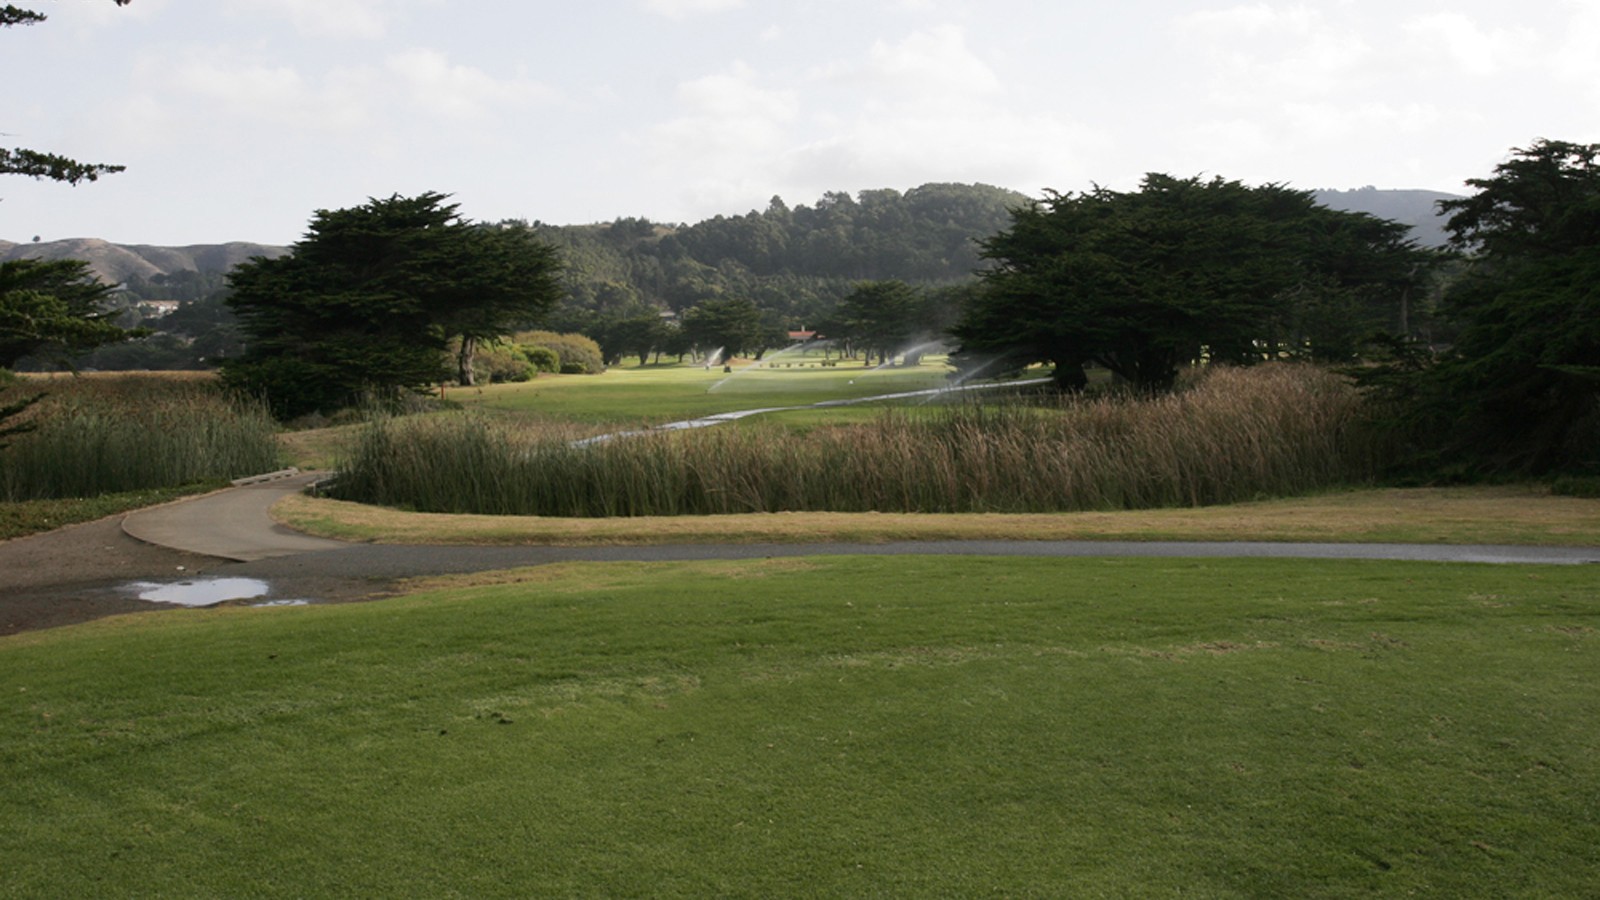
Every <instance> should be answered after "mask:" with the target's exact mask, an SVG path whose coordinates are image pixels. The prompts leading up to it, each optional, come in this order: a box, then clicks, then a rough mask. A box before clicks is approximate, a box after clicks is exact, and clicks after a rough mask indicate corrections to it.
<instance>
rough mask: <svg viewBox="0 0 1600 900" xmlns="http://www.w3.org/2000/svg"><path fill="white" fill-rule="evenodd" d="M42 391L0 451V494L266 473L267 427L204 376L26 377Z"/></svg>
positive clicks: (257, 408) (252, 407)
mask: <svg viewBox="0 0 1600 900" xmlns="http://www.w3.org/2000/svg"><path fill="white" fill-rule="evenodd" d="M38 392H43V393H44V394H45V398H44V400H42V401H41V402H40V403H39V404H38V405H36V406H35V407H33V408H32V409H30V410H29V411H28V413H27V414H26V415H27V417H28V420H29V423H30V424H32V425H34V426H36V428H35V430H33V431H31V432H27V433H25V434H22V435H19V436H17V437H15V438H13V439H12V440H11V445H10V446H9V447H6V448H5V449H0V500H6V501H17V500H45V499H56V498H65V497H92V496H97V495H100V494H106V493H113V492H120V491H136V490H145V489H148V488H158V487H176V486H180V485H186V484H193V483H197V482H205V481H220V480H225V479H228V478H236V477H239V476H243V475H252V474H257V473H260V472H265V471H270V470H272V469H274V468H276V467H277V465H278V446H277V438H276V431H277V429H276V426H275V425H274V423H273V421H272V418H271V417H270V416H269V415H268V413H267V411H266V409H265V408H264V407H262V406H261V405H259V404H255V403H250V402H246V401H241V400H238V399H236V398H233V397H231V396H229V395H228V394H226V393H225V392H224V391H223V389H222V387H221V385H220V384H218V383H216V382H215V381H214V380H202V379H174V378H167V377H163V376H121V377H117V378H71V379H54V380H50V381H38V382H34V381H29V382H27V383H24V384H20V385H13V386H12V387H11V388H9V389H8V391H7V393H8V395H9V394H12V393H16V394H22V393H30V394H31V393H38Z"/></svg>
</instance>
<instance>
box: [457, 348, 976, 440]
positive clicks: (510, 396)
mask: <svg viewBox="0 0 1600 900" xmlns="http://www.w3.org/2000/svg"><path fill="white" fill-rule="evenodd" d="M745 365H746V364H745V363H744V362H743V361H740V362H738V363H735V364H734V372H733V375H732V376H729V375H727V374H724V373H723V371H722V367H720V366H717V367H714V368H712V369H709V370H707V369H704V368H701V367H700V366H694V365H682V366H644V367H637V366H635V367H618V368H613V369H610V370H608V371H606V372H605V373H603V374H600V375H544V376H540V377H539V378H537V379H535V380H533V381H530V382H525V383H523V384H497V385H488V386H485V387H484V388H482V390H481V392H480V390H479V389H477V388H453V389H450V390H449V391H447V394H446V396H447V397H448V398H449V399H451V400H457V401H459V402H461V403H463V404H465V405H468V406H481V407H484V408H487V409H492V410H505V411H511V412H517V413H533V414H537V415H541V416H547V417H551V418H558V419H567V420H571V421H577V422H604V423H626V424H630V425H637V424H641V423H649V424H659V423H661V422H668V421H674V420H678V419H689V418H694V417H696V416H703V415H710V414H712V413H721V412H730V411H734V410H743V409H760V408H766V407H774V406H800V405H804V404H807V403H816V402H819V401H822V400H838V399H844V398H854V397H870V396H874V395H877V394H890V393H898V392H901V391H915V390H923V389H925V388H937V387H942V386H944V385H946V384H948V383H949V382H948V378H947V376H948V374H949V372H950V369H949V368H948V367H947V366H945V365H944V363H943V360H942V359H934V358H928V359H925V360H924V361H923V364H922V365H920V366H914V367H910V368H885V369H869V368H866V367H864V366H862V365H861V363H859V362H847V363H844V364H841V365H839V366H836V367H831V368H821V367H817V366H811V367H807V368H781V367H780V368H765V367H762V368H746V367H745ZM778 365H779V366H781V365H782V363H779V364H778ZM719 383H720V385H719Z"/></svg>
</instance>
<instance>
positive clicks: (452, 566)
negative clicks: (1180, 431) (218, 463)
mask: <svg viewBox="0 0 1600 900" xmlns="http://www.w3.org/2000/svg"><path fill="white" fill-rule="evenodd" d="M316 477H318V476H317V475H316V474H314V473H313V474H306V475H300V476H297V477H295V478H289V479H281V480H276V481H270V482H266V483H262V484H254V485H248V486H243V487H237V488H230V489H227V490H224V491H219V492H217V493H214V494H208V495H205V496H203V497H197V498H192V499H188V500H180V501H177V502H175V503H170V504H166V505H164V506H159V507H153V508H151V509H146V510H140V511H137V512H134V513H130V514H128V515H127V516H126V517H124V518H123V519H122V520H121V521H120V523H119V521H118V520H117V519H116V518H111V519H104V520H101V521H99V522H92V523H88V524H85V525H76V526H71V527H68V528H63V529H59V530H57V531H54V532H50V533H48V534H42V535H34V536H32V537H27V538H20V539H17V540H12V541H5V542H0V634H12V633H16V632H19V631H28V630H32V629H36V628H46V627H51V626H55V625H64V624H70V623H73V622H81V621H86V620H88V619H93V618H98V617H100V616H105V615H113V614H116V613H122V612H135V611H140V610H152V609H162V608H170V607H167V606H164V605H162V604H157V603H150V602H146V601H142V600H139V599H138V597H137V594H138V590H137V589H135V588H134V587H133V585H134V584H135V583H168V584H170V583H174V582H180V581H186V580H193V579H196V578H251V579H259V580H261V581H265V582H266V583H267V592H266V593H265V594H264V595H262V596H261V597H259V598H256V599H257V600H261V601H287V600H296V599H306V600H310V601H313V602H339V601H348V600H360V599H367V598H371V597H375V596H382V595H384V594H386V593H389V592H391V591H392V590H393V589H394V585H395V582H396V581H397V580H399V579H403V578H411V577H416V576H423V575H444V574H459V573H467V572H479V571H488V570H492V569H505V568H513V567H518V566H533V565H543V564H547V563H553V562H564V561H600V562H610V561H666V560H704V559H762V558H767V557H778V556H807V555H823V554H870V555H913V554H915V555H936V554H945V555H953V554H959V555H989V556H1033V557H1039V556H1052V557H1089V556H1127V557H1138V556H1145V557H1213V558H1215V557H1273V558H1297V559H1391V560H1423V561H1436V562H1476V563H1542V564H1580V563H1600V547H1511V546H1448V545H1435V544H1306V543H1273V542H1250V543H1238V542H1214V543H1213V542H1175V541H1160V542H1134V541H926V542H897V543H888V544H847V543H824V544H685V545H657V546H635V547H544V546H539V547H464V546H415V545H386V544H350V543H344V542H341V541H334V540H327V539H324V538H314V537H310V536H308V535H304V534H299V533H297V532H294V531H291V530H289V529H287V528H284V527H283V526H282V525H279V524H278V523H277V522H275V521H273V519H272V517H271V515H270V514H269V513H268V510H269V508H270V507H271V506H272V504H273V503H275V502H276V501H277V500H278V499H279V498H281V497H283V496H285V495H287V494H289V493H292V492H294V491H298V490H301V489H303V488H304V486H305V485H306V484H308V483H310V482H311V481H313V480H314V479H315V478H316Z"/></svg>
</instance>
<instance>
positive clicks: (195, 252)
mask: <svg viewBox="0 0 1600 900" xmlns="http://www.w3.org/2000/svg"><path fill="white" fill-rule="evenodd" d="M287 252H289V248H288V247H274V246H270V245H267V244H251V243H245V242H243V241H234V242H232V243H227V244H195V245H193V246H189V247H152V246H149V245H146V244H113V243H111V242H109V241H103V240H100V239H99V238H73V239H71V240H65V241H45V242H41V243H30V244H14V243H11V242H10V241H0V260H10V259H81V260H83V261H85V262H87V263H88V264H89V268H90V269H91V270H93V271H94V273H95V274H96V275H99V276H100V277H101V278H102V279H103V280H105V281H107V282H109V283H112V284H121V283H123V282H126V281H128V280H130V279H132V278H135V277H137V278H143V279H150V278H154V277H156V276H157V275H175V274H178V273H180V272H198V273H200V274H201V275H222V274H224V273H226V272H227V271H228V270H229V269H232V268H233V267H234V266H236V265H238V264H239V263H242V262H244V261H245V260H247V259H249V258H250V257H252V256H267V257H278V256H282V255H283V254H285V253H287Z"/></svg>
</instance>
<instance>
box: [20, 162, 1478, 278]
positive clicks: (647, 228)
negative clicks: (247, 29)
mask: <svg viewBox="0 0 1600 900" xmlns="http://www.w3.org/2000/svg"><path fill="white" fill-rule="evenodd" d="M1313 194H1314V195H1315V197H1316V199H1317V201H1318V202H1319V203H1322V204H1324V205H1326V206H1328V207H1331V208H1333V209H1342V210H1349V211H1352V212H1365V213H1371V214H1372V215H1375V216H1379V217H1380V218H1385V219H1392V220H1394V221H1396V222H1401V223H1404V224H1406V225H1410V226H1412V227H1413V229H1415V230H1414V231H1413V237H1414V238H1415V239H1416V240H1417V241H1418V242H1419V243H1421V244H1423V245H1425V246H1442V245H1443V244H1444V242H1445V231H1444V227H1443V226H1444V219H1443V217H1441V216H1440V215H1439V214H1438V210H1437V207H1436V204H1437V203H1438V202H1439V201H1440V200H1451V199H1456V196H1455V195H1453V194H1445V193H1440V192H1438V191H1421V190H1379V189H1377V188H1373V187H1364V188H1360V189H1358V190H1351V191H1340V190H1319V191H1314V192H1313ZM1026 199H1027V198H1026V197H1025V196H1024V195H1022V194H1019V193H1016V192H1014V191H1008V190H1005V189H1002V188H995V187H989V186H986V185H951V184H928V185H923V186H922V187H920V188H915V189H913V190H911V191H908V192H907V193H905V194H901V193H900V192H898V191H889V190H880V191H863V192H861V193H860V194H859V195H857V197H851V196H850V195H848V194H839V193H835V194H828V195H826V196H824V197H823V198H822V199H821V200H820V201H818V202H817V203H816V204H815V205H814V206H811V207H807V206H804V205H801V206H798V207H795V208H794V209H792V210H791V209H790V208H789V207H788V206H787V205H785V204H783V202H782V201H781V200H778V199H777V198H773V205H772V206H771V207H769V208H768V209H767V210H765V211H762V212H756V211H751V212H750V213H748V214H746V215H743V216H732V217H729V216H716V217H714V218H711V219H707V220H705V221H703V222H700V223H697V224H694V225H688V226H676V227H674V226H663V225H659V224H655V223H649V222H646V221H645V220H642V219H620V220H618V221H617V222H615V223H611V224H610V225H601V226H550V225H542V226H539V227H540V229H541V231H542V232H543V233H544V235H545V236H546V237H547V238H549V239H551V240H552V241H553V242H554V243H556V244H557V245H559V246H562V248H563V250H564V251H565V252H566V254H567V255H568V256H569V265H570V266H571V271H569V277H570V278H571V280H572V281H573V282H574V284H573V285H572V287H573V294H574V296H575V299H577V298H582V299H580V300H579V302H580V304H581V305H585V306H600V307H603V306H604V305H605V303H604V302H603V301H597V300H596V299H594V298H592V297H591V296H590V295H591V294H593V293H594V292H595V291H596V288H595V287H594V286H593V285H600V286H601V287H602V288H606V289H608V290H610V291H611V293H612V295H615V294H617V293H619V292H620V293H621V294H623V295H624V296H625V297H626V298H627V299H628V300H632V301H639V300H644V301H647V302H651V303H654V304H657V305H663V306H666V305H670V306H672V307H674V308H677V307H681V306H685V305H688V304H689V303H692V302H694V301H695V300H698V299H699V295H700V294H701V293H702V290H703V289H704V288H705V286H706V282H717V285H716V288H717V290H720V289H722V288H724V287H729V286H731V285H723V284H721V282H723V281H736V280H739V279H738V278H730V277H729V275H730V273H729V272H728V271H727V267H728V266H729V264H733V265H735V266H736V267H737V268H738V269H740V270H742V271H743V272H744V273H746V275H747V276H750V275H753V276H755V277H757V278H760V277H767V278H771V277H773V276H780V275H788V276H791V277H795V276H799V277H809V278H814V279H825V280H835V279H837V280H840V281H841V282H842V283H848V282H849V281H850V280H852V279H860V278H903V279H907V280H912V281H929V280H932V281H938V280H945V279H955V278H963V277H965V276H966V275H967V274H968V273H970V272H971V271H972V269H973V268H974V267H975V266H976V265H977V264H978V260H977V255H976V252H977V251H976V245H975V244H974V243H973V240H974V239H975V238H981V237H986V236H988V235H990V234H993V233H995V232H996V231H998V230H1000V229H1001V228H1004V227H1005V226H1006V225H1007V224H1008V223H1009V216H1008V215H1007V209H1008V208H1010V207H1012V206H1015V205H1017V204H1020V203H1022V202H1024V201H1026ZM288 251H289V248H288V247H278V246H272V245H269V244H253V243H246V242H243V241H234V242H231V243H226V244H195V245H191V246H187V247H156V246H151V245H148V244H113V243H110V242H109V241H103V240H100V239H98V238H74V239H71V240H64V241H46V242H42V243H25V244H18V243H12V242H10V241H0V260H8V259H22V258H31V259H81V260H84V261H86V262H88V263H89V267H90V268H91V269H92V270H93V271H94V272H95V274H97V275H99V276H100V277H101V278H103V279H105V280H106V281H107V282H110V283H113V284H123V283H126V282H128V281H130V280H135V279H138V280H143V281H149V280H150V279H153V278H156V277H157V276H161V275H168V276H171V275H179V274H181V273H184V272H194V273H198V274H200V275H205V276H221V275H223V274H226V273H227V272H228V270H230V269H232V268H233V267H234V266H236V265H238V264H239V263H241V262H244V261H245V260H248V259H250V258H251V257H253V256H266V257H272V258H275V257H278V256H282V255H283V254H285V253H287V252H288ZM675 260H681V261H684V262H689V261H692V262H693V263H694V264H695V268H697V269H699V270H700V271H697V272H692V273H691V272H684V271H671V270H678V269H683V268H684V267H683V266H681V265H678V266H675V265H673V262H674V261H675ZM663 268H665V269H667V270H669V271H663ZM719 268H720V269H722V270H723V271H722V274H721V277H715V276H713V277H707V276H708V274H709V273H707V272H706V271H705V270H708V269H709V270H711V271H712V272H715V271H716V270H718V269H719ZM586 282H591V283H592V284H585V283H586ZM619 288H620V291H619V290H618V289H619ZM674 288H679V289H683V288H687V290H674ZM603 293H604V291H602V294H603ZM825 293H826V292H825ZM833 293H836V291H835V292H833ZM830 305H831V304H830Z"/></svg>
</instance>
